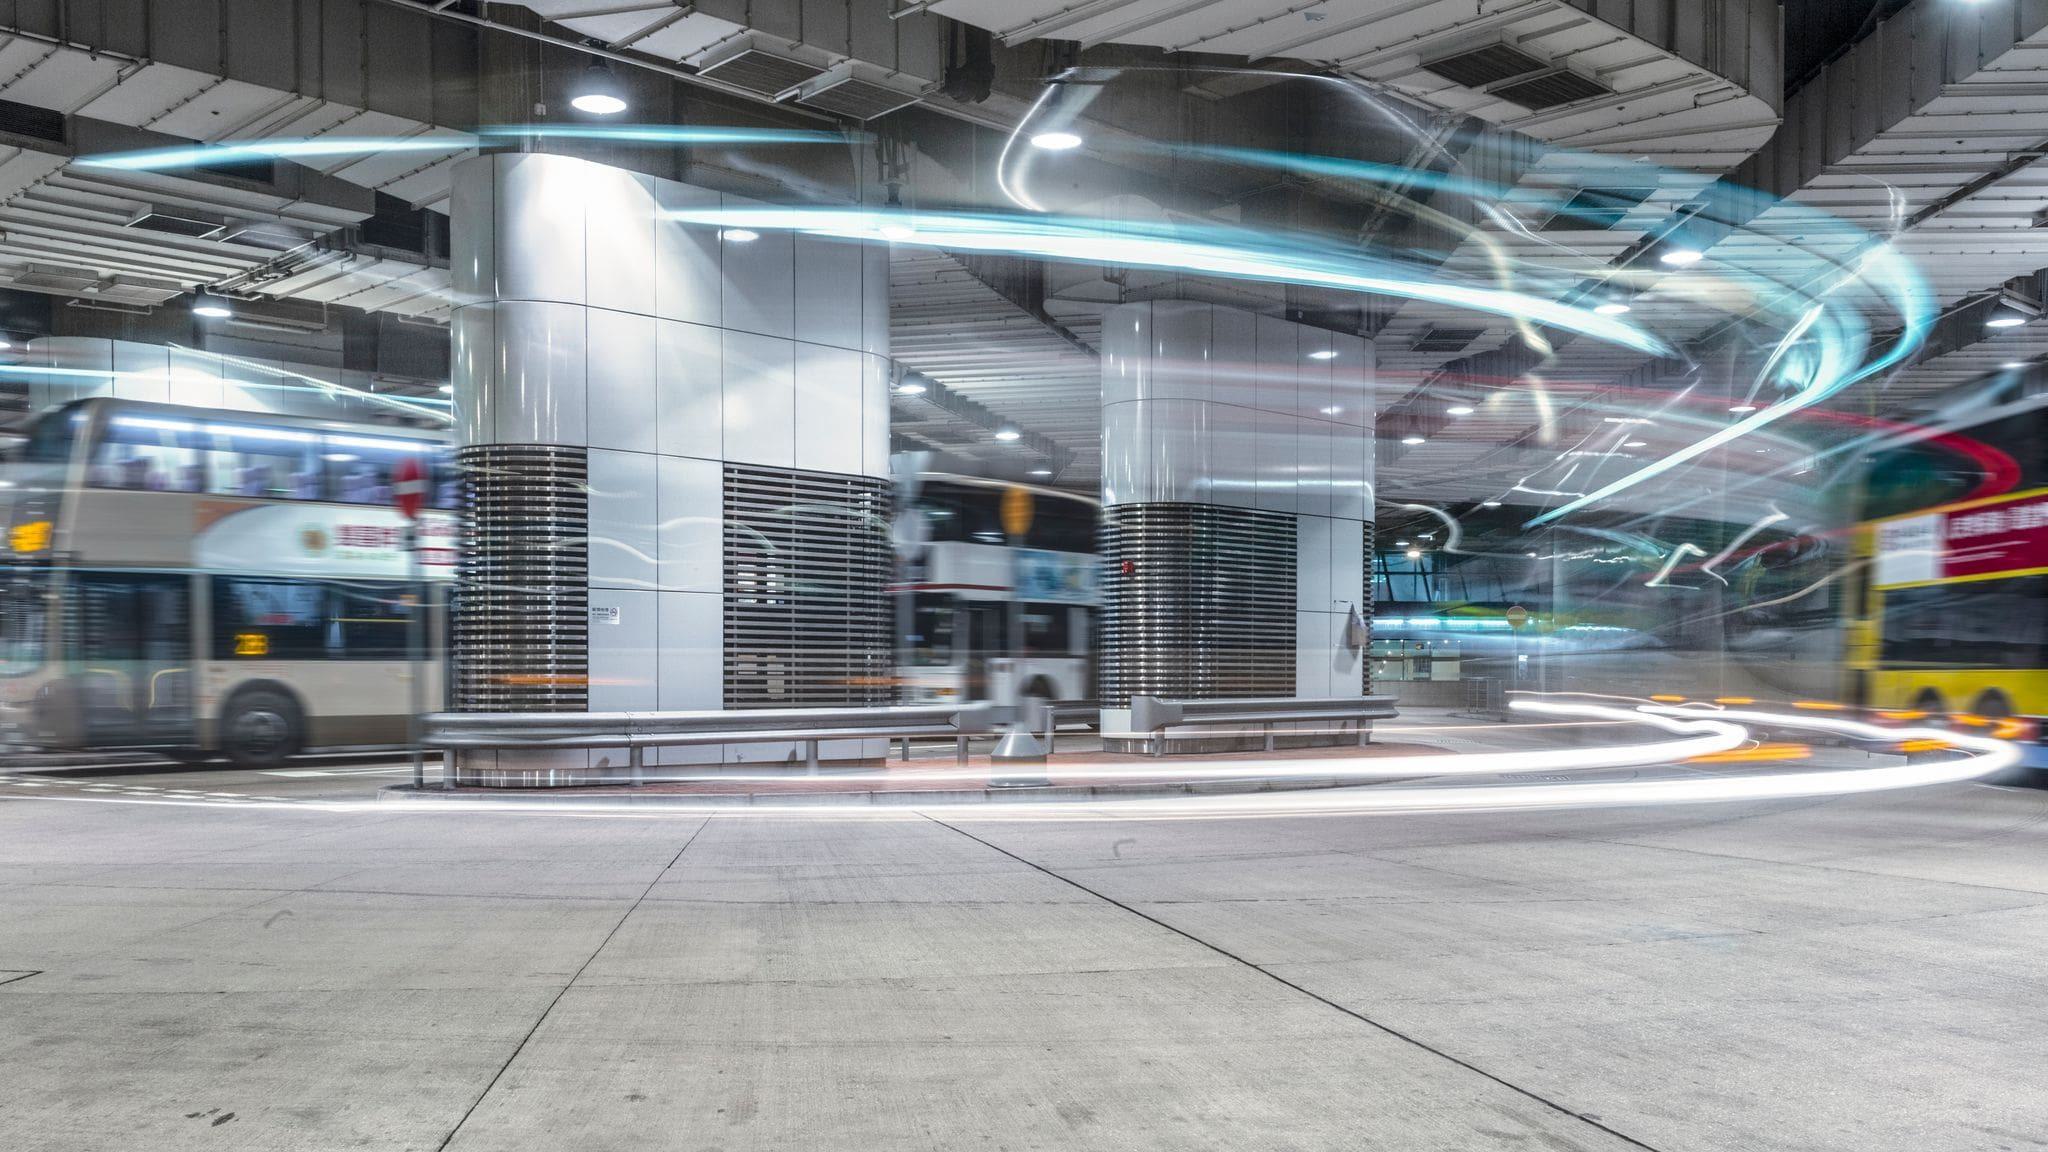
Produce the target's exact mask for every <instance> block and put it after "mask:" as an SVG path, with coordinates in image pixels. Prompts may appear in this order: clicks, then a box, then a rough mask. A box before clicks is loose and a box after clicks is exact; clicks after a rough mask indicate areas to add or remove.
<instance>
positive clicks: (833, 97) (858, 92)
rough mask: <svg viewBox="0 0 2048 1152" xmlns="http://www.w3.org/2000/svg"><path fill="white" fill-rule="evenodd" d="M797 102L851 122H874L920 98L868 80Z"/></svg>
mask: <svg viewBox="0 0 2048 1152" xmlns="http://www.w3.org/2000/svg"><path fill="white" fill-rule="evenodd" d="M797 102H798V103H800V104H804V105H807V106H809V107H812V108H816V109H818V110H819V111H821V112H830V113H832V114H834V115H837V116H844V117H846V118H847V119H849V120H872V119H874V118H875V117H877V116H884V115H887V114H888V113H891V112H894V111H896V110H897V109H898V108H904V107H908V106H909V105H912V104H915V103H917V97H916V96H914V95H911V94H910V93H907V92H901V91H898V90H897V89H894V88H890V87H888V86H886V85H882V84H875V83H871V82H869V81H866V80H843V81H841V82H839V83H837V84H833V85H830V86H828V87H824V88H820V89H818V90H817V91H815V92H811V93H809V94H807V95H804V96H801V97H799V98H798V100H797Z"/></svg>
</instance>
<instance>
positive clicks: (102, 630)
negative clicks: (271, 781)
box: [0, 399, 456, 766]
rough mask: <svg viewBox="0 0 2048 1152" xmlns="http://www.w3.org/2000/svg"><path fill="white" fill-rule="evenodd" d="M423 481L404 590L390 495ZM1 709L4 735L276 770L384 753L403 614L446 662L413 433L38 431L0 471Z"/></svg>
mask: <svg viewBox="0 0 2048 1152" xmlns="http://www.w3.org/2000/svg"><path fill="white" fill-rule="evenodd" d="M407 459H410V460H413V461H415V462H417V463H418V464H419V465H420V467H421V469H422V474H423V475H425V476H428V477H431V483H430V484H429V493H430V499H429V501H428V503H429V504H431V505H434V506H436V508H435V509H434V510H428V511H425V512H423V513H422V517H421V522H420V526H419V530H420V551H419V557H418V569H417V571H418V573H419V575H420V578H419V580H418V582H417V583H415V576H414V571H415V570H414V566H413V558H412V557H410V556H408V554H407V550H406V547H405V540H406V523H405V520H404V519H403V517H402V516H401V515H400V513H399V512H398V511H397V510H396V509H395V508H394V506H393V496H392V480H393V475H394V472H395V471H396V470H397V469H398V468H399V466H400V462H401V461H404V460H407ZM10 471H11V473H12V474H11V475H10V476H9V477H8V481H7V482H8V484H9V485H10V487H8V488H7V489H5V490H4V491H5V495H7V496H8V497H9V500H8V502H7V505H6V516H7V529H8V534H7V544H8V547H7V560H8V563H7V567H6V569H5V571H4V573H0V578H4V580H5V581H6V595H5V600H4V603H5V611H4V614H0V706H4V709H5V712H4V719H5V720H6V721H7V722H8V724H9V725H10V727H11V728H12V729H13V730H14V731H15V733H16V735H17V738H19V739H23V740H25V741H26V742H27V743H29V744H32V745H36V746H41V747H46V748H59V749H85V748H147V749H152V750H158V751H161V752H164V753H166V754H169V755H172V756H174V757H178V758H204V757H207V756H211V755H214V754H216V753H218V754H225V755H226V756H228V757H229V758H230V759H232V760H233V761H235V762H236V763H237V764H240V765H244V766H257V765H268V764H275V763H277V762H279V761H281V760H283V759H284V758H286V757H288V756H290V755H292V754H293V753H294V752H297V751H299V750H301V749H303V748H308V747H316V746H317V747H358V746H375V745H389V744H396V743H399V742H401V741H403V740H404V739H405V738H406V736H407V726H408V723H409V720H408V717H409V716H410V712H411V708H410V704H409V701H410V698H411V697H410V692H411V689H412V685H411V683H410V678H411V677H412V676H414V675H416V674H417V675H420V676H423V677H425V678H426V682H425V684H424V686H423V688H424V697H423V698H424V699H426V700H428V701H438V700H439V699H440V698H441V692H442V689H441V683H440V680H441V677H440V672H439V665H438V662H437V661H432V660H429V661H426V662H424V663H423V664H422V665H420V666H419V667H418V668H417V669H416V668H415V666H414V664H413V663H412V662H411V660H410V659H409V655H410V653H409V647H408V629H409V626H410V620H409V614H410V612H411V611H412V608H413V605H414V603H415V597H416V596H419V595H421V594H422V593H421V591H420V590H421V589H424V590H425V592H424V595H425V597H426V599H427V600H428V601H429V602H430V604H431V605H432V608H431V610H430V616H429V621H428V631H427V644H426V650H427V651H429V652H433V651H439V650H442V647H443V645H442V634H443V627H442V623H441V619H442V615H443V613H442V611H441V609H442V607H443V604H444V601H445V594H444V591H443V590H444V589H446V588H447V587H448V586H449V584H450V578H451V577H452V575H453V573H454V564H455V533H456V529H455V523H454V518H453V515H452V513H450V512H449V511H448V509H449V508H451V507H452V506H453V502H454V494H455V483H454V478H453V473H452V469H451V468H450V466H449V464H448V462H447V460H446V459H445V454H444V452H443V440H442V438H441V437H438V436H436V435H435V434H433V433H431V432H427V431H423V430H418V429H410V428H400V427H390V426H383V425H369V424H346V423H340V422H335V421H323V420H314V419H303V418H295V417H287V416H271V415H256V414H245V413H239V412H237V413H228V412H219V411H213V410H209V409H201V408H185V407H178V406H173V405H166V404H151V403H138V402H129V401H120V400H112V399H91V400H83V401H78V402H75V403H72V404H68V405H65V406H63V407H61V408H57V409H53V410H51V411H49V412H47V413H46V414H44V415H43V416H42V417H40V418H39V419H38V420H37V421H36V422H35V424H34V426H33V428H32V429H31V432H30V435H29V438H28V441H27V442H26V443H25V444H24V445H23V446H22V448H21V449H20V450H19V451H18V453H17V455H16V460H15V462H14V463H13V464H12V465H11V466H10Z"/></svg>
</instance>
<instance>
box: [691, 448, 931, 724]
mask: <svg viewBox="0 0 2048 1152" xmlns="http://www.w3.org/2000/svg"><path fill="white" fill-rule="evenodd" d="M888 514H889V487H888V484H887V482H886V481H882V480H877V479H873V478H870V477H865V476H842V475H837V474H834V473H825V472H796V471H789V470H784V469H777V468H757V467H751V466H743V465H737V464H728V465H726V469H725V700H726V706H727V707H729V708H802V707H812V708H826V707H837V706H851V707H860V706H869V705H880V704H887V703H888V702H889V701H890V698H891V690H890V673H891V666H892V649H893V646H892V643H891V636H892V634H893V629H894V618H893V616H892V615H891V613H890V606H889V602H888V600H887V598H886V596H885V595H884V592H883V589H884V587H885V586H886V585H887V584H888V581H889V536H888Z"/></svg>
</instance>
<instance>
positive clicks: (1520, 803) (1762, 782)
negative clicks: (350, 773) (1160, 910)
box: [6, 700, 2020, 821]
mask: <svg viewBox="0 0 2048 1152" xmlns="http://www.w3.org/2000/svg"><path fill="white" fill-rule="evenodd" d="M1511 707H1513V708H1514V709H1515V710H1516V711H1520V712H1529V713H1534V714H1538V715H1545V716H1556V717H1575V718H1581V719H1592V720H1597V721H1618V722H1630V723H1638V724H1647V725H1650V726H1653V727H1657V728H1660V729H1662V730H1663V731H1665V732H1666V733H1669V734H1671V735H1674V736H1677V737H1678V738H1677V739H1673V740H1660V741H1655V742H1652V743H1648V744H1639V745H1629V746H1617V747H1610V748H1604V749H1591V750H1586V749H1560V750H1554V751H1544V752H1508V753H1470V754H1465V759H1466V760H1467V761H1468V763H1467V764H1466V765H1464V766H1459V765H1457V764H1456V763H1455V762H1456V761H1457V760H1458V759H1459V758H1458V757H1454V756H1436V757H1418V758H1415V759H1416V760H1418V761H1424V762H1426V763H1425V764H1423V765H1422V766H1423V767H1426V768H1428V769H1432V771H1428V772H1427V774H1428V775H1430V776H1446V775H1452V776H1455V775H1483V774H1499V773H1512V772H1528V771H1544V770H1549V771H1558V770H1574V771H1578V770H1585V769H1587V768H1609V769H1611V768H1614V767H1620V766H1622V765H1620V764H1618V763H1617V760H1618V759H1619V758H1620V757H1622V756H1623V755H1624V754H1626V755H1629V756H1631V757H1632V758H1633V759H1634V760H1635V761H1636V765H1635V766H1649V765H1651V764H1665V763H1670V762H1672V760H1673V759H1674V758H1675V757H1674V756H1673V755H1672V752H1673V750H1674V749H1676V748H1696V749H1702V751H1697V752H1694V753H1693V755H1711V754H1713V752H1714V751H1731V750H1734V749H1736V748H1739V747H1743V746H1746V745H1751V744H1753V743H1754V742H1755V741H1754V737H1753V736H1752V735H1751V734H1750V732H1749V730H1748V729H1747V728H1745V727H1743V724H1745V723H1755V724H1763V725H1768V726H1770V727H1772V728H1793V729H1805V730H1809V731H1826V732H1832V733H1836V734H1839V735H1845V736H1849V737H1851V738H1853V739H1856V740H1859V741H1867V742H1872V743H1879V744H1883V745H1885V746H1887V747H1894V746H1898V745H1900V744H1902V743H1913V742H1919V741H1926V742H1930V744H1938V745H1939V746H1941V747H1944V748H1953V749H1957V750H1960V751H1963V752H1965V753H1967V754H1966V755H1964V756H1961V757H1959V758H1957V759H1955V760H1950V761H1942V762H1930V763H1921V764H1910V763H1909V764H1900V765H1895V766H1884V767H1878V768H1854V769H1823V770H1814V771H1798V772H1789V773H1753V774H1745V775H1733V776H1724V775H1704V776H1689V777H1678V778H1665V779H1648V780H1642V779H1634V780H1587V781H1573V782H1567V783H1543V784H1504V785H1461V786H1441V785H1427V786H1414V787H1411V786H1393V787H1359V788H1314V789H1305V790H1297V791H1271V792H1260V793H1253V794H1207V795H1198V796H1185V795H1176V796H1170V797H1157V796H1151V797H1144V798H1132V799H1105V798H1102V797H1100V796H1090V797H1088V798H1087V799H1084V800H1068V799H1058V798H1048V799H1039V798H1024V797H1017V798H1003V799H994V800H983V801H979V802H971V803H963V802H959V801H956V800H951V799H936V798H935V799H929V800H924V799H919V798H917V796H916V794H912V795H911V796H909V797H907V798H906V799H904V800H902V801H896V800H892V799H886V798H884V797H885V795H886V794H880V793H878V794H875V799H874V803H873V804H872V805H850V804H844V803H841V804H821V803H815V802H811V803H804V802H793V803H788V804H783V803H752V804H750V803H748V801H749V798H748V797H744V796H737V797H734V798H733V799H734V800H735V801H738V803H723V804H721V803H716V802H711V801H698V802H695V803H692V802H691V799H690V798H680V800H679V802H678V803H673V804H672V803H667V802H663V803H661V804H659V805H648V804H645V803H635V802H631V801H624V802H619V803H609V802H600V801H524V800H521V801H509V800H508V801H499V800H432V799H417V800H413V799H409V800H405V801H402V802H395V803H394V802H378V801H303V802H282V803H280V802H275V801H269V800H257V799H247V800H222V801H215V802H207V801H199V800H187V799H177V798H169V797H145V796H111V795H101V796H61V795H52V794H49V793H38V794H36V795H34V796H24V795H21V794H20V793H8V794H6V795H7V797H9V798H13V799H19V800H46V801H48V800H54V801H61V802H72V803H96V804H140V805H150V806H158V807H210V808H220V807H230V808H249V809H275V810H285V811H299V812H304V811H316V812H330V813H353V814H375V815H378V816H385V817H388V816H400V815H436V816H447V815H453V814H466V815H480V816H500V817H502V816H535V815H568V816H576V817H581V818H607V819H664V818H671V819H672V818H678V817H683V818H701V817H705V816H726V817H738V816H749V817H756V818H768V819H786V818H813V819H833V820H847V819H918V818H923V817H927V816H930V817H943V818H945V819H948V820H963V821H1026V820H1181V819H1239V818H1248V817H1282V816H1286V817H1295V816H1358V815H1372V814H1396V813H1409V814H1418V813H1455V812H1507V811H1533V810H1566V809H1576V808H1605V807H1617V806H1630V807H1639V806H1662V805H1670V804H1695V803H1730V802H1747V801H1762V800H1783V799H1797V798H1808V797H1825V796H1846V795H1854V794H1857V793H1864V792H1877V791H1888V790H1893V789H1900V788H1918V787H1927V786H1930V785H1937V784H1951V783H1960V782H1964V781H1968V780H1974V779H1977V778H1979V777H1982V776H1985V775H1989V774H1990V773H1993V772H1997V771H2000V770H2002V769H2004V768H2008V767H2011V766H2012V765H2014V764H2017V763H2018V762H2019V760H2020V750H2019V748H2018V747H2017V746H2016V745H2014V744H2011V743H2009V742H2007V741H2005V740H2001V739H1996V738H1994V737H1989V736H1981V735H1976V734H1974V733H1961V732H1948V731H1945V730H1942V729H1936V728H1906V729H1890V728H1879V727H1876V726H1874V725H1870V724H1864V723H1861V722H1858V721H1852V720H1841V719H1834V718H1830V717H1822V716H1813V715H1798V714H1780V713H1774V712H1761V711H1733V710H1723V709H1715V708H1704V707H1667V706H1660V705H1655V704H1649V705H1642V706H1640V707H1637V708H1634V709H1629V708H1618V707H1612V706H1608V705H1600V704H1587V703H1579V702H1562V701H1541V700H1517V701H1514V702H1513V704H1512V705H1511ZM1481 730H1482V731H1484V730H1485V729H1481ZM1532 757H1536V758H1538V759H1533V760H1532V759H1531V758H1532ZM1558 757H1566V758H1569V759H1570V763H1569V765H1567V766H1561V765H1558V764H1556V763H1554V760H1555V759H1556V758H1558ZM1447 762H1448V763H1447ZM1272 763H1274V762H1239V763H1238V764H1236V765H1231V766H1227V767H1228V768H1230V769H1231V770H1233V771H1235V772H1238V773H1244V772H1246V771H1247V770H1248V769H1251V768H1253V767H1268V766H1270V765H1271V764H1272ZM1278 763H1281V764H1284V765H1285V766H1287V767H1288V768H1296V767H1301V766H1303V762H1300V761H1291V762H1278ZM1310 763H1311V764H1314V766H1316V767H1318V768H1320V769H1321V773H1320V774H1321V775H1322V776H1330V775H1334V774H1336V772H1337V769H1338V767H1339V765H1337V764H1334V763H1333V762H1330V761H1322V762H1319V763H1317V762H1310ZM1117 767H1119V768H1126V769H1127V767H1128V766H1117ZM1213 767H1215V768H1217V769H1218V770H1219V771H1220V770H1222V769H1224V768H1225V767H1226V766H1220V765H1219V766H1213ZM1182 769H1183V770H1182V773H1181V775H1182V776H1183V777H1184V778H1185V777H1186V776H1188V775H1189V773H1187V771H1186V766H1182ZM1063 774H1064V773H1063ZM1126 774H1128V773H1126ZM1415 774H1417V775H1420V774H1423V773H1415ZM780 779H787V777H781V778H780Z"/></svg>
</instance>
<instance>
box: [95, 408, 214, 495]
mask: <svg viewBox="0 0 2048 1152" xmlns="http://www.w3.org/2000/svg"><path fill="white" fill-rule="evenodd" d="M91 482H92V484H93V485H94V486H96V487H100V488H126V489H129V490H131V491H137V492H199V491H203V490H205V488H206V452H205V450H204V439H203V436H202V434H201V432H200V430H199V426H198V425H196V424H194V423H192V422H191V421H190V420H177V419H167V418H163V417H157V416H134V415H125V414H124V415H118V416H115V417H114V418H113V419H112V420H110V421H108V422H107V428H106V432H105V434H104V435H102V436H101V438H100V442H99V444H98V446H97V447H96V448H95V449H94V452H93V460H92V474H91Z"/></svg>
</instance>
